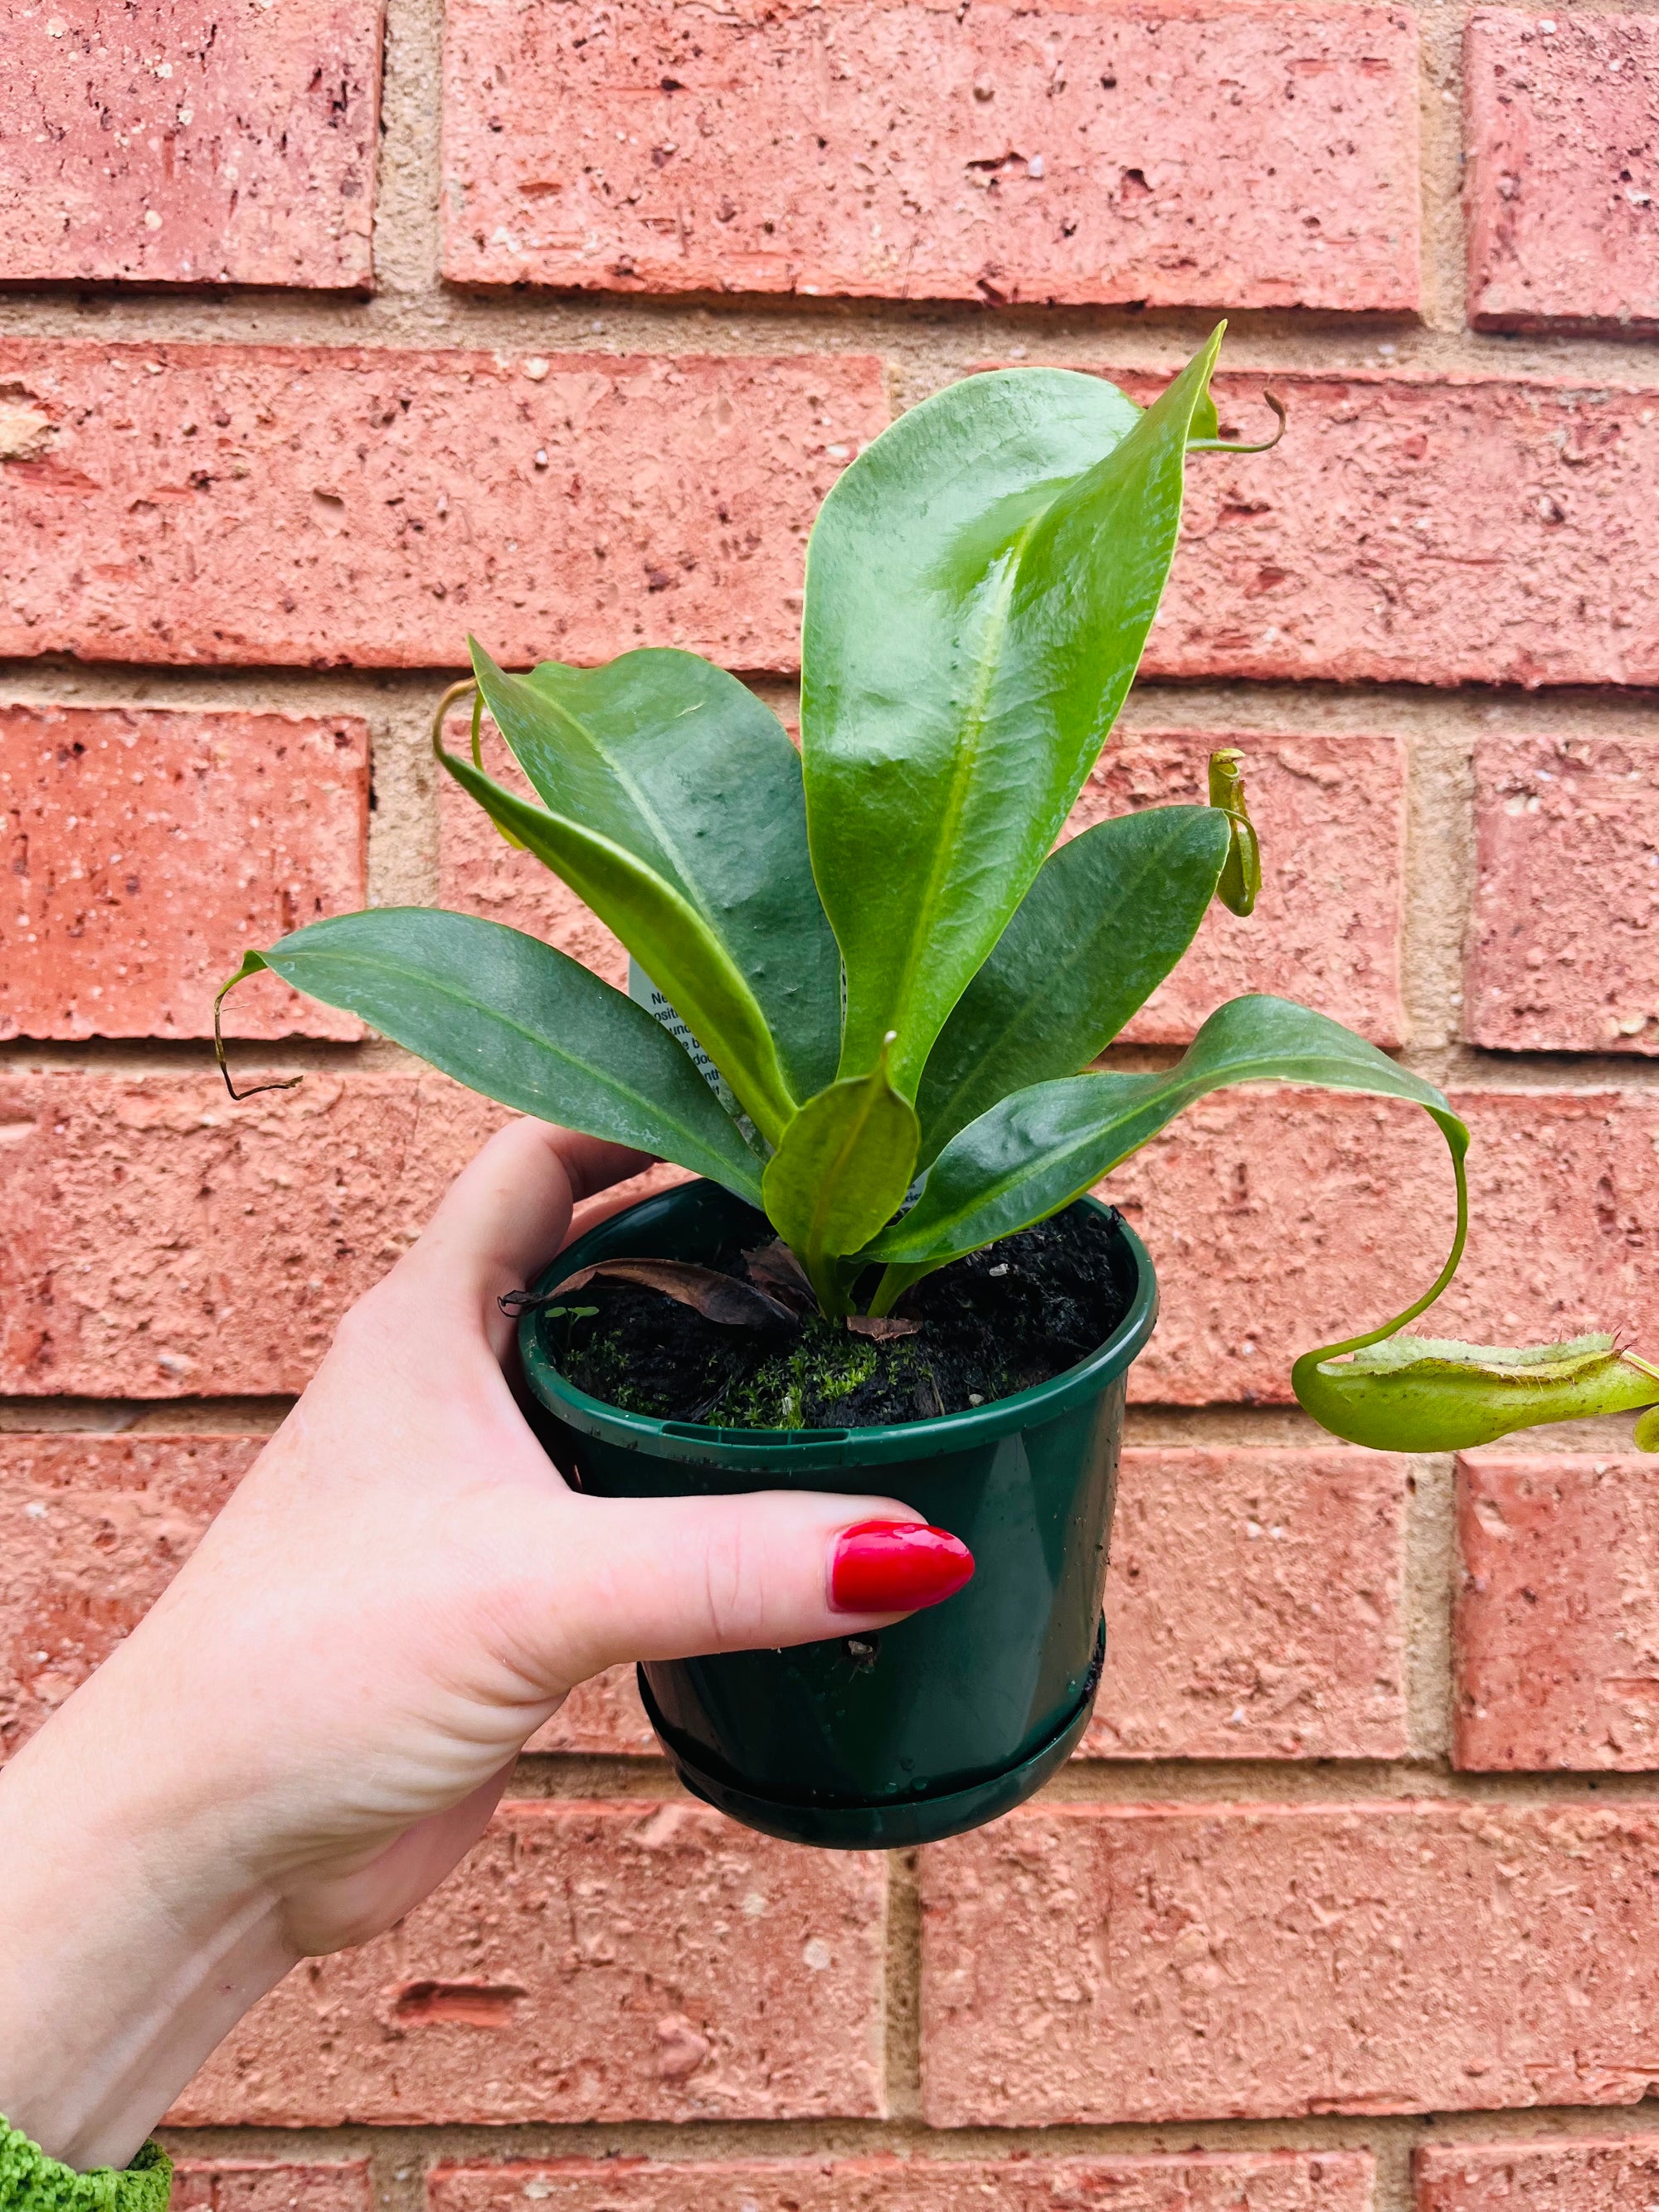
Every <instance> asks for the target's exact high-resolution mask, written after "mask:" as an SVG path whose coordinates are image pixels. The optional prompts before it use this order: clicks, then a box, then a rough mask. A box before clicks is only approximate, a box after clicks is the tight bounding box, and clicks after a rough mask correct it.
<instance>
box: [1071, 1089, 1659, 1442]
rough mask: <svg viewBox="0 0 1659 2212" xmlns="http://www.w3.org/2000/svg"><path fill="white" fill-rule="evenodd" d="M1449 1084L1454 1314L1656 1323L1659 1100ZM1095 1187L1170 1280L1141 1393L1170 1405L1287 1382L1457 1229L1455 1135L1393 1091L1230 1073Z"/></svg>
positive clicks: (1448, 1323)
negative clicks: (1461, 1226)
mask: <svg viewBox="0 0 1659 2212" xmlns="http://www.w3.org/2000/svg"><path fill="white" fill-rule="evenodd" d="M1451 1103H1452V1107H1453V1109H1454V1111H1455V1112H1457V1113H1459V1114H1461V1115H1463V1116H1464V1118H1465V1119H1466V1120H1467V1121H1468V1123H1469V1125H1470V1127H1471V1128H1472V1129H1473V1131H1474V1147H1473V1150H1472V1151H1471V1152H1470V1155H1469V1189H1470V1194H1471V1207H1472V1214H1473V1223H1474V1226H1473V1229H1472V1231H1471V1234H1470V1239H1469V1251H1468V1257H1467V1258H1466V1259H1465V1261H1464V1262H1463V1266H1462V1271H1461V1273H1460V1274H1459V1276H1458V1279H1457V1280H1456V1282H1455V1284H1454V1285H1453V1286H1452V1288H1451V1290H1450V1291H1449V1292H1448V1293H1447V1294H1446V1296H1445V1297H1444V1298H1443V1299H1442V1301H1441V1302H1440V1304H1438V1305H1437V1306H1436V1307H1435V1308H1434V1309H1433V1314H1432V1322H1433V1326H1434V1328H1435V1329H1436V1332H1437V1334H1447V1335H1456V1336H1462V1337H1468V1338H1472V1339H1474V1340H1476V1341H1478V1342H1483V1343H1507V1344H1523V1343H1529V1342H1531V1343H1536V1342H1546V1343H1547V1342H1551V1341H1553V1340H1555V1339H1558V1338H1560V1337H1563V1336H1569V1335H1572V1334H1576V1333H1577V1331H1579V1330H1581V1329H1586V1328H1613V1327H1616V1326H1620V1325H1621V1324H1622V1325H1627V1326H1629V1327H1631V1328H1634V1329H1635V1330H1636V1331H1637V1334H1638V1339H1640V1338H1645V1339H1646V1340H1650V1341H1651V1340H1659V1283H1656V1279H1655V1273H1654V1269H1653V1267H1652V1266H1651V1264H1650V1232H1649V1231H1648V1230H1647V1228H1646V1227H1645V1226H1644V1224H1645V1223H1646V1222H1647V1220H1648V1219H1649V1218H1650V1215H1651V1213H1652V1211H1653V1198H1654V1190H1655V1176H1656V1173H1659V1170H1656V1165H1655V1146H1656V1139H1659V1101H1653V1100H1650V1099H1649V1098H1648V1097H1646V1096H1645V1094H1640V1093H1626V1092H1620V1091H1583V1092H1571V1091H1477V1092H1468V1093H1459V1094H1454V1095H1453V1097H1452V1101H1451ZM1099 1188H1100V1193H1101V1195H1102V1196H1103V1197H1105V1198H1108V1199H1110V1200H1112V1201H1113V1202H1114V1203H1115V1204H1116V1205H1118V1206H1121V1207H1122V1209H1123V1211H1124V1212H1125V1213H1126V1214H1127V1217H1128V1218H1129V1219H1130V1220H1131V1221H1132V1222H1133V1224H1134V1225H1135V1227H1136V1228H1137V1229H1138V1230H1139V1231H1140V1234H1141V1235H1142V1237H1145V1238H1146V1242H1147V1243H1148V1245H1149V1246H1150V1248H1151V1250H1152V1257H1153V1260H1154V1261H1155V1262H1156V1263H1157V1266H1158V1272H1159V1278H1160V1282H1161V1285H1162V1310H1161V1314H1160V1318H1159V1321H1158V1334H1156V1335H1155V1336H1154V1337H1153V1339H1152V1343H1151V1345H1150V1346H1148V1347H1147V1349H1146V1352H1143V1353H1142V1354H1141V1356H1140V1358H1139V1359H1138V1360H1137V1361H1136V1363H1135V1364H1134V1366H1133V1369H1132V1370H1130V1389H1131V1393H1132V1395H1134V1396H1136V1397H1139V1398H1141V1399H1144V1400H1151V1401H1159V1400H1162V1401H1167V1402H1170V1403H1172V1404H1178V1405H1200V1404H1205V1403H1207V1402H1209V1401H1212V1400H1221V1401H1237V1400H1240V1399H1243V1400H1247V1401H1249V1400H1261V1401H1279V1402H1282V1401H1285V1399H1286V1398H1287V1397H1288V1396H1289V1395H1290V1370H1291V1361H1292V1360H1293V1358H1295V1357H1296V1356H1297V1353H1299V1352H1305V1351H1308V1350H1310V1349H1311V1348H1312V1347H1313V1346H1316V1345H1319V1344H1328V1343H1332V1342H1334V1341H1336V1340H1340V1338H1342V1337H1345V1336H1350V1335H1352V1334H1354V1333H1355V1332H1356V1331H1357V1330H1358V1329H1360V1328H1364V1327H1368V1326H1374V1325H1375V1324H1376V1323H1377V1322H1383V1321H1384V1320H1386V1319H1387V1318H1388V1316H1389V1314H1391V1313H1395V1312H1398V1311H1399V1310H1401V1307H1403V1306H1405V1305H1406V1304H1408V1303H1409V1302H1410V1300H1411V1299H1412V1298H1413V1297H1415V1296H1416V1295H1418V1293H1419V1292H1420V1291H1423V1290H1425V1289H1426V1288H1427V1286H1428V1285H1429V1284H1430V1283H1431V1281H1432V1280H1433V1279H1434V1275H1435V1273H1436V1271H1437V1268H1438V1267H1439V1266H1440V1263H1441V1261H1442V1260H1443V1258H1444V1256H1445V1252H1446V1247H1447V1245H1448V1244H1449V1243H1450V1241H1451V1225H1452V1182H1451V1170H1450V1167H1449V1163H1448V1161H1447V1158H1446V1153H1445V1147H1444V1145H1443V1142H1442V1140H1441V1139H1440V1136H1439V1134H1438V1133H1437V1131H1436V1130H1435V1128H1434V1127H1433V1125H1432V1124H1431V1122H1430V1121H1429V1120H1428V1119H1427V1117H1426V1115H1423V1114H1422V1113H1421V1112H1420V1111H1419V1109H1416V1108H1414V1107H1408V1106H1406V1105H1404V1104H1396V1103H1395V1102H1393V1101H1391V1100H1382V1099H1370V1098H1356V1097H1340V1096H1332V1095H1330V1094H1322V1093H1319V1092H1316V1091H1277V1092H1275V1093H1273V1094H1264V1093H1263V1092H1261V1091H1255V1090H1253V1089H1244V1090H1238V1091H1224V1092H1221V1093H1218V1094H1217V1095H1216V1096H1215V1097H1210V1098H1206V1099H1205V1100H1203V1101H1202V1102H1201V1103H1200V1104H1199V1105H1197V1106H1194V1107H1192V1108H1189V1109H1188V1111H1187V1112H1186V1113H1185V1114H1184V1115H1182V1116H1181V1118H1180V1119H1179V1120H1178V1121H1176V1122H1175V1123H1174V1124H1173V1125H1172V1126H1171V1127H1170V1130H1169V1132H1168V1133H1166V1134H1165V1135H1164V1136H1162V1137H1160V1138H1158V1139H1155V1140H1154V1142H1153V1143H1152V1144H1151V1145H1149V1146H1147V1147H1146V1150H1145V1151H1144V1152H1139V1153H1137V1154H1136V1155H1135V1157H1134V1158H1133V1159H1131V1160H1129V1161H1127V1162H1126V1163H1125V1164H1124V1165H1123V1166H1122V1167H1121V1168H1119V1169H1118V1170H1115V1172H1114V1173H1113V1174H1112V1175H1111V1176H1108V1178H1107V1179H1106V1181H1105V1182H1103V1184H1102V1185H1100V1187H1099ZM1427 1325H1428V1324H1427V1323H1425V1324H1424V1326H1427Z"/></svg>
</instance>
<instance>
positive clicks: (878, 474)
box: [801, 331, 1221, 1097]
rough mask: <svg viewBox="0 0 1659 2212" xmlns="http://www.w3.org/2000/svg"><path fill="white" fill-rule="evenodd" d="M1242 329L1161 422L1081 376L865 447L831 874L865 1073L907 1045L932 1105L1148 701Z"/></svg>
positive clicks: (831, 620) (899, 1082)
mask: <svg viewBox="0 0 1659 2212" xmlns="http://www.w3.org/2000/svg"><path fill="white" fill-rule="evenodd" d="M1220 341H1221V332H1220V331H1217V332H1216V333H1215V336H1214V337H1212V339H1211V340H1210V342H1209V343H1208V344H1207V345H1206V346H1205V348H1204V349H1203V350H1202V351H1201V352H1200V354H1199V355H1198V356H1196V358H1195V359H1194V361H1192V362H1189V363H1188V367H1187V368H1185V369H1184V370H1183V371H1182V374H1181V375H1180V376H1179V377H1178V378H1176V381H1175V382H1174V383H1173V384H1172V385H1171V386H1170V388H1169V389H1168V391H1166V392H1164V395H1163V396H1162V398H1160V399H1159V400H1158V403H1157V404H1156V405H1155V406H1153V407H1152V408H1150V409H1148V410H1146V413H1145V414H1142V413H1140V412H1139V410H1136V409H1135V408H1134V407H1133V405H1132V404H1130V402H1129V401H1128V400H1127V399H1126V398H1124V396H1123V395H1122V393H1121V392H1115V391H1114V390H1113V389H1112V388H1111V386H1108V385H1105V384H1103V383H1101V382H1099V381H1098V380H1096V379H1094V378H1091V377H1086V376H1080V375H1077V374H1073V373H1071V372H1068V371H1066V370H1063V369H1012V370H1004V371H1000V372H998V373H996V374H991V375H985V376H973V377H969V378H967V379H965V380H963V382H961V383H959V384H957V385H953V386H951V388H950V389H949V390H948V391H945V392H939V393H938V394H937V395H936V396H935V397H934V398H932V399H928V400H925V401H924V402H923V403H922V404H921V406H919V407H916V408H915V409H913V410H911V412H910V413H908V415H905V416H901V418H900V419H899V421H898V422H896V423H895V424H894V425H893V426H892V428H890V429H889V430H887V431H885V432H884V433H883V435H881V437H879V438H878V439H877V440H876V441H874V443H873V444H872V445H871V446H869V447H866V450H865V452H864V453H861V454H860V457H859V459H857V460H856V461H855V462H854V464H853V465H852V466H851V467H850V468H848V469H847V470H846V471H844V472H843V473H842V476H841V477H839V478H838V479H837V480H836V484H835V486H834V488H833V489H831V491H830V493H829V497H828V498H827V499H826V500H825V501H824V503H823V508H822V509H821V511H820V513H819V515H818V520H817V524H816V526H815V527H814V529H813V532H812V536H811V543H810V544H809V546H808V549H807V560H806V601H805V629H804V635H803V647H802V650H803V665H802V675H801V734H802V751H803V759H804V763H805V773H806V818H807V829H808V834H809V836H810V838H811V848H812V869H813V873H814V874H815V876H816V877H817V884H818V890H819V891H820V893H821V895H822V896H823V903H824V907H825V909H826V910H827V912H828V914H829V920H830V922H831V924H832V926H833V927H834V929H835V932H836V938H837V939H838V940H839V941H840V945H841V950H842V958H843V959H844V961H845V963H846V968H847V1021H846V1028H845V1032H844V1035H843V1039H842V1057H841V1068H842V1073H843V1074H844V1075H856V1074H861V1073H864V1072H865V1070H866V1069H867V1068H869V1067H871V1066H873V1065H874V1063H875V1060H876V1057H877V1054H878V1050H879V1048H880V1044H881V1040H882V1038H883V1037H884V1036H885V1035H886V1033H887V1032H888V1031H889V1030H893V1031H896V1034H897V1037H898V1042H897V1043H896V1046H895V1047H894V1048H893V1058H892V1067H893V1081H894V1083H895V1085H896V1087H897V1088H898V1089H899V1090H900V1091H902V1092H903V1093H904V1095H905V1096H906V1097H914V1096H915V1090H916V1086H917V1084H918V1082H919V1081H920V1079H921V1072H922V1068H923V1066H924V1065H925V1063H926V1061H927V1055H928V1053H929V1051H930V1049H931V1048H932V1046H933V1041H934V1039H935V1038H936V1037H937V1036H938V1035H939V1030H941V1028H942V1027H943V1025H944V1024H945V1018H946V1017H947V1016H948V1015H949V1013H950V1012H951V1008H952V1007H953V1006H955V1005H956V1003H957V1000H958V999H959V998H960V997H961V996H962V994H963V990H964V989H965V988H966V987H967V985H968V982H969V979H970V978H971V977H972V975H974V972H975V969H977V968H978V967H979V966H980V964H981V962H982V961H983V960H984V958H985V957H986V955H987V953H988V952H989V951H990V950H991V947H992V946H993V945H994V944H995V943H996V940H997V939H998V938H999V937H1000V935H1001V934H1002V931H1003V929H1004V927H1005V926H1006V922H1007V921H1008V918H1009V916H1010V915H1012V913H1013V911H1014V909H1015V908H1016V907H1017V906H1018V904H1019V902H1020V901H1021V899H1022V898H1023V897H1024V896H1025V893H1026V890H1028V889H1029V887H1030V883H1031V880H1032V878H1034V877H1035V875H1036V872H1037V870H1038V869H1039V868H1040V867H1041V866H1042V861H1043V858H1044V856H1045V855H1046V854H1047V853H1048V850H1049V848H1050V847H1051V846H1052V845H1053V844H1054V839H1055V838H1056V837H1057V836H1058V835H1059V834H1060V825H1061V823H1063V822H1064V821H1065V818H1066V813H1067V811H1068V810H1069V808H1070V806H1071V804H1072V801H1073V799H1074V798H1075V797H1076V795H1077V793H1078V790H1079V787H1080V786H1081V784H1082V781H1083V779H1084V777H1085V775H1086V774H1087V773H1088V770H1089V769H1090V767H1091V764H1092V763H1093V762H1094V760H1095V758H1096V757H1097V754H1098V753H1099V751H1100V748H1101V746H1102V744H1103V743H1104V741H1105V738H1106V736H1107V733H1108V732H1109V730H1110V728H1111V726H1112V724H1113V721H1114V720H1115V718H1116V715H1117V712H1118V709H1119V708H1120V707H1121V704H1122V702H1123V697H1124V694H1125V693H1126V692H1127V690H1128V687H1129V683H1130V680H1131V678H1133V674H1134V671H1135V667H1136V665H1137V663H1138V662H1139V659H1140V654H1141V649H1142V647H1143V646H1144V645H1145V643H1146V632H1147V630H1148V629H1149V628H1150V626H1151V623H1152V617H1153V614H1154V613H1155V612H1156V611H1157V607H1158V598H1159V595H1160V594H1161V592H1162V591H1163V588H1164V578H1165V576H1166V575H1167V574H1168V572H1169V567H1170V559H1171V556H1173V553H1174V550H1175V542H1176V530H1177V527H1178V526H1179V523H1180V520H1181V498H1182V478H1183V473H1184V461H1185V455H1186V449H1187V445H1188V439H1189V437H1190V436H1191V435H1194V431H1195V430H1196V431H1197V432H1198V433H1200V435H1203V434H1206V433H1207V432H1210V431H1212V427H1213V422H1214V412H1213V410H1212V409H1210V408H1207V407H1206V397H1207V389H1208V379H1209V375H1210V371H1211V368H1212V366H1213V364H1214V361H1215V356H1216V351H1217V349H1218V346H1219V344H1220Z"/></svg>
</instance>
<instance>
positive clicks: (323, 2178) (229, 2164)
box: [170, 2158, 374, 2212]
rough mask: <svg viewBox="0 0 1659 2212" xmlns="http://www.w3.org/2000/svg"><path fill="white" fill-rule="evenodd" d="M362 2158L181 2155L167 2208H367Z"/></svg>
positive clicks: (368, 2184)
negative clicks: (312, 2158) (169, 2204)
mask: <svg viewBox="0 0 1659 2212" xmlns="http://www.w3.org/2000/svg"><path fill="white" fill-rule="evenodd" d="M373 2206H374V2183H373V2181H372V2179H371V2178H370V2175H369V2170H368V2160H367V2159H366V2158H343V2159H327V2160H324V2159H317V2160H304V2159H276V2158H181V2159H179V2160H177V2161H176V2163H175V2164H174V2166H173V2197H172V2203H171V2208H170V2212H372V2208H373Z"/></svg>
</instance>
